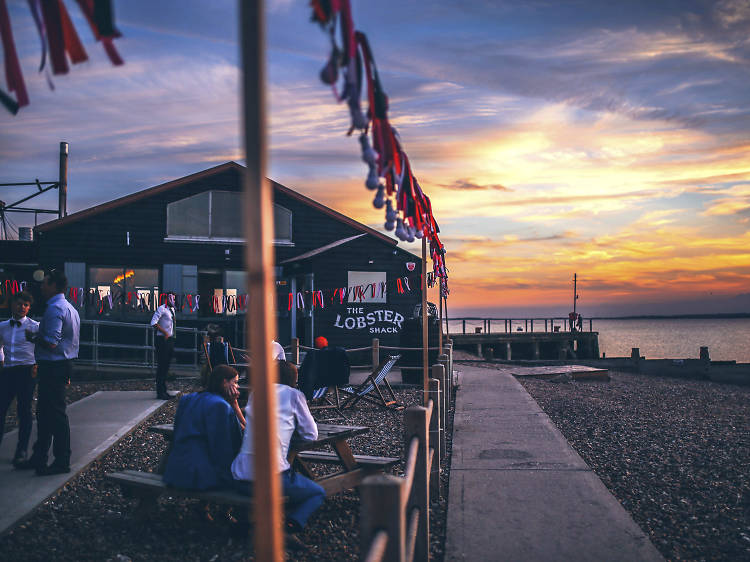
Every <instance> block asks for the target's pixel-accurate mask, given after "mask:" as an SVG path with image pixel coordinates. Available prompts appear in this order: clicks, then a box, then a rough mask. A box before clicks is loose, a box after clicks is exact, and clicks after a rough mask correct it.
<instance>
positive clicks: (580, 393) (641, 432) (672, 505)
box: [521, 372, 750, 561]
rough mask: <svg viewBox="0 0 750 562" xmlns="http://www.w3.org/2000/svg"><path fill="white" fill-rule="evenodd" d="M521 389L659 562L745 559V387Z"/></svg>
mask: <svg viewBox="0 0 750 562" xmlns="http://www.w3.org/2000/svg"><path fill="white" fill-rule="evenodd" d="M610 375H611V381H610V382H562V383H552V382H548V381H544V380H540V379H530V378H524V379H523V380H522V381H521V383H522V384H523V386H524V387H525V388H526V390H527V391H528V392H529V393H530V394H531V396H532V397H533V398H534V399H535V400H536V401H537V403H538V404H539V405H540V406H541V407H542V409H543V410H544V411H545V412H546V413H547V415H549V417H550V418H551V419H552V421H553V422H554V423H555V424H556V425H557V427H558V428H559V429H560V431H561V432H562V433H563V435H565V437H566V439H567V440H568V441H569V443H570V444H571V445H572V446H573V447H574V448H575V449H576V451H577V452H578V454H579V455H581V457H582V458H583V459H584V460H585V461H586V463H587V464H588V465H589V466H590V467H591V468H592V469H593V470H594V471H595V472H596V473H597V475H598V476H599V477H600V478H601V480H602V482H603V483H604V484H605V485H606V486H607V488H609V490H610V491H611V492H612V493H613V494H614V496H615V497H616V498H617V499H618V500H619V501H620V503H621V504H622V505H623V507H625V509H626V510H627V511H628V512H629V513H630V514H631V516H632V517H633V519H634V520H635V522H636V523H637V524H638V525H639V526H640V527H641V529H643V531H644V532H645V533H646V534H647V535H648V536H649V537H650V538H651V541H652V542H653V544H654V546H656V548H657V549H658V550H659V551H660V552H661V554H662V555H663V556H664V557H665V558H666V559H668V560H732V561H734V560H750V388H748V387H741V386H734V385H728V384H717V383H712V382H708V381H701V380H682V379H674V378H666V377H653V376H644V375H638V374H631V373H619V372H615V373H612V372H611V373H610Z"/></svg>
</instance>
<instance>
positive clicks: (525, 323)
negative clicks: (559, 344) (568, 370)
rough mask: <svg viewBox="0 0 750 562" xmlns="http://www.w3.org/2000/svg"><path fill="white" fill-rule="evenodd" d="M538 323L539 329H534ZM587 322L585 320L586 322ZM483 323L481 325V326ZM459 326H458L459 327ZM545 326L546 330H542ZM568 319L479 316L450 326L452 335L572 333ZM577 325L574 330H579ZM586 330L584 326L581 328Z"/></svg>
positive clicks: (462, 319)
mask: <svg viewBox="0 0 750 562" xmlns="http://www.w3.org/2000/svg"><path fill="white" fill-rule="evenodd" d="M586 320H587V321H588V328H589V329H588V331H589V332H593V331H594V327H593V320H592V319H591V318H587V319H586ZM535 321H536V327H537V329H536V330H535V329H534V322H535ZM584 322H585V320H584ZM480 323H481V325H480ZM457 325H458V326H457ZM542 326H544V330H542V329H541V328H542ZM570 328H571V326H570V321H569V319H568V318H482V317H479V316H466V317H464V318H451V319H450V325H449V332H450V334H474V333H477V334H491V333H494V334H503V333H505V334H509V333H515V332H545V333H546V332H569V331H571V329H570ZM467 329H468V331H467ZM577 329H578V328H577V324H576V325H574V330H573V331H575V330H577ZM581 330H584V326H581Z"/></svg>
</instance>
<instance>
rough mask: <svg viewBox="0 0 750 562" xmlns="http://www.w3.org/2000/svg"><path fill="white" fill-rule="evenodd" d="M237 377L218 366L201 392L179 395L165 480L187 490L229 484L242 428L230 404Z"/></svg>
mask: <svg viewBox="0 0 750 562" xmlns="http://www.w3.org/2000/svg"><path fill="white" fill-rule="evenodd" d="M237 379H238V375H237V371H235V370H234V369H233V368H232V367H230V366H228V365H219V366H218V367H216V368H215V369H214V370H212V371H211V376H210V378H209V381H208V386H207V388H206V389H205V390H204V391H202V392H194V393H192V394H188V395H187V396H183V397H182V399H181V400H180V403H179V405H178V406H177V414H176V415H175V420H174V438H173V444H172V450H171V452H170V453H169V458H168V459H167V466H166V469H165V471H164V476H163V480H164V482H165V483H167V484H169V485H170V486H174V487H176V488H186V489H189V490H207V489H210V488H230V487H232V485H233V479H232V471H231V466H232V461H233V460H234V458H235V456H236V455H237V453H238V451H239V450H240V445H241V443H242V428H241V427H240V423H239V421H238V419H237V416H236V415H235V412H234V410H233V409H232V406H231V405H230V404H231V403H232V402H234V403H236V402H237V396H238V395H239V391H238V390H237Z"/></svg>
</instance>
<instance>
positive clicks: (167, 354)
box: [151, 293, 177, 400]
mask: <svg viewBox="0 0 750 562" xmlns="http://www.w3.org/2000/svg"><path fill="white" fill-rule="evenodd" d="M151 327H153V328H155V329H156V334H155V335H154V350H155V353H156V398H157V399H159V400H169V399H170V398H172V396H171V395H170V394H169V393H168V392H167V373H168V372H169V364H170V362H171V361H172V355H174V342H175V340H176V339H177V331H176V329H177V325H176V322H175V309H174V293H167V300H166V302H165V303H164V304H163V305H161V306H160V307H159V308H157V309H156V312H154V315H153V317H152V318H151Z"/></svg>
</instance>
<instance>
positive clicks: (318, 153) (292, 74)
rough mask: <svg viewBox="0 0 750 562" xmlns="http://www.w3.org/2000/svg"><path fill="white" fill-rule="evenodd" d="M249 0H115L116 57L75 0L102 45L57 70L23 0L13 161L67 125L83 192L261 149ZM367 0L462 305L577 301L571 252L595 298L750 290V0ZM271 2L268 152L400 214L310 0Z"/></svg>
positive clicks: (291, 179)
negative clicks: (376, 184) (243, 28)
mask: <svg viewBox="0 0 750 562" xmlns="http://www.w3.org/2000/svg"><path fill="white" fill-rule="evenodd" d="M236 4H237V3H236V2H235V1H228V0H214V1H212V2H205V1H203V2H201V1H197V0H179V1H177V0H169V1H158V2H154V1H150V2H146V1H143V0H127V1H126V0H120V1H117V0H115V10H116V19H117V23H118V26H119V27H120V29H121V31H122V32H123V35H124V37H123V38H122V39H119V40H117V41H116V45H117V46H118V49H119V50H120V53H121V54H122V56H123V57H124V59H125V60H126V64H125V66H123V67H112V66H111V65H110V64H109V62H108V60H107V59H106V57H105V56H104V54H103V51H102V49H101V47H100V46H99V45H97V44H95V43H94V41H93V38H92V37H91V34H90V32H89V30H88V28H87V26H86V25H85V22H84V21H83V18H82V16H81V14H80V10H79V9H78V6H77V5H76V4H75V2H72V1H70V0H66V5H67V6H68V9H69V11H70V13H71V15H72V17H73V20H74V23H75V25H76V28H77V29H78V31H79V34H80V36H81V38H82V39H83V40H84V42H85V46H86V48H87V51H88V53H89V56H90V58H91V60H90V62H87V63H84V64H81V65H77V66H75V67H73V69H72V70H71V73H70V74H69V75H67V76H56V77H53V81H54V85H55V91H50V89H49V88H48V86H47V84H46V80H45V78H44V76H43V75H42V74H38V73H37V71H36V69H37V67H38V64H39V58H40V49H39V39H38V36H37V35H36V31H35V28H34V24H33V20H32V19H31V16H30V14H29V11H28V6H27V2H26V1H24V0H10V1H9V9H10V14H11V20H12V25H13V30H14V33H15V39H16V45H17V48H18V49H19V51H20V54H21V58H22V60H21V64H22V68H23V72H24V77H25V79H26V83H27V87H28V89H29V94H30V97H31V105H30V106H28V107H26V108H23V109H22V110H21V111H20V113H19V114H18V115H17V116H15V117H13V116H11V115H10V114H8V113H0V182H12V181H31V180H33V179H34V178H39V179H40V180H42V181H44V180H49V181H51V180H54V179H56V176H57V152H58V143H59V141H61V140H65V141H68V142H69V143H70V164H69V165H70V170H69V203H68V208H69V211H71V212H72V211H76V210H80V209H83V208H86V207H88V206H91V205H93V204H96V203H100V202H103V201H107V200H110V199H113V198H116V197H119V196H122V195H124V194H127V193H132V192H134V191H138V190H141V189H144V188H146V187H150V186H153V185H156V184H159V183H162V182H164V181H168V180H171V179H174V178H177V177H181V176H183V175H187V174H190V173H193V172H196V171H199V170H202V169H205V168H208V167H211V166H214V165H216V164H219V163H222V162H224V161H227V160H236V161H240V162H241V161H242V150H241V145H240V133H239V120H238V116H239V99H238V88H239V81H238V77H239V71H238V46H237V12H236ZM352 4H353V9H354V19H355V24H356V25H357V27H358V29H360V30H361V31H363V32H365V33H366V34H367V35H368V37H369V40H370V44H371V45H372V47H373V50H374V54H375V58H376V61H377V63H378V67H379V71H380V76H381V80H382V81H383V85H384V87H385V89H386V92H387V93H388V94H389V96H390V100H391V117H392V122H393V124H394V126H395V127H396V128H397V129H398V130H399V132H400V135H401V138H402V141H403V144H404V148H405V149H406V151H407V153H408V154H409V157H410V159H411V161H412V165H413V169H414V173H415V175H416V176H417V177H418V178H419V181H420V184H421V185H422V187H423V189H424V190H425V191H426V192H427V194H428V195H429V196H430V197H431V198H432V202H433V210H434V214H435V217H436V218H437V220H438V222H439V224H440V227H441V230H442V232H441V237H442V240H443V242H444V243H445V246H446V249H447V251H448V253H447V256H446V257H447V262H448V267H449V269H450V288H451V299H450V307H451V308H450V311H451V313H452V314H453V315H455V314H460V313H482V314H487V315H489V314H493V315H505V314H513V315H517V316H523V315H541V314H545V315H551V314H566V313H567V311H568V310H569V309H570V306H571V300H572V277H573V273H574V272H577V273H578V276H579V279H580V283H579V293H580V300H579V301H578V302H579V305H578V306H579V309H580V311H581V312H582V313H583V314H584V315H585V316H594V315H610V314H635V313H672V314H680V313H691V312H712V311H716V312H749V311H750V106H749V104H748V101H750V1H748V0H722V1H717V2H696V1H690V0H679V1H667V0H662V1H659V2H646V1H643V2H612V3H610V2H601V1H586V0H579V1H570V2H548V1H543V0H539V1H535V0H532V1H524V2H510V1H508V2H500V1H497V2H492V1H481V0H465V1H462V2H453V1H450V2H449V1H447V0H436V1H430V2H427V1H422V2H417V1H410V0H400V1H398V2H396V1H392V0H380V1H378V2H364V1H360V0H353V2H352ZM267 6H268V8H267V9H268V69H269V84H268V88H269V101H270V111H271V121H270V134H271V142H270V147H271V152H270V162H269V164H270V169H269V176H270V177H271V178H272V179H274V180H277V181H279V182H281V183H283V184H285V185H287V186H289V187H291V188H292V189H295V190H297V191H300V192H302V193H304V194H305V195H308V196H310V197H312V198H314V199H317V200H319V201H321V202H322V203H324V204H326V205H329V206H331V207H333V208H334V209H337V210H339V211H341V212H344V213H346V214H349V215H350V216H352V217H354V218H356V219H357V220H359V221H361V222H363V223H365V224H368V225H370V226H373V227H375V228H378V229H379V230H383V224H382V223H383V213H382V211H378V210H375V209H373V207H372V205H371V200H372V195H373V194H372V193H371V192H369V191H367V190H366V189H365V187H364V185H363V182H364V179H365V177H366V173H367V169H366V166H365V165H364V164H363V163H362V162H361V160H360V159H359V146H358V143H357V141H356V138H354V137H351V138H350V137H346V135H345V133H346V130H347V128H348V114H347V111H346V108H345V107H344V106H341V105H338V104H337V103H336V102H335V100H334V98H333V95H332V93H331V90H330V88H327V87H326V86H324V85H323V84H322V83H321V82H320V80H319V78H318V72H319V70H320V68H321V67H322V65H323V64H324V63H325V61H326V59H327V56H328V51H329V48H330V46H329V43H328V41H327V38H326V36H325V35H324V34H323V32H322V31H321V30H320V29H319V28H318V27H317V26H316V25H315V24H313V23H311V22H310V9H309V7H308V4H307V2H303V1H301V0H300V1H291V0H271V1H269V2H268V3H267ZM0 76H3V77H4V71H3V73H2V74H0ZM0 83H2V87H3V89H6V84H5V82H4V80H1V81H0ZM0 199H3V200H5V201H6V202H7V201H8V200H9V199H10V196H9V195H8V194H7V192H2V191H0ZM13 219H14V221H15V222H16V223H17V224H19V223H20V224H23V223H22V222H21V221H20V219H19V216H18V215H16V216H15V217H13ZM407 246H408V245H407ZM410 249H412V250H413V251H415V252H418V249H419V247H418V245H416V244H414V245H413V247H410Z"/></svg>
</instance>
